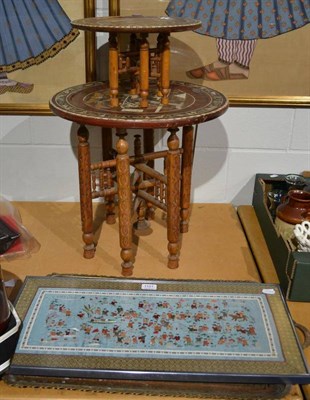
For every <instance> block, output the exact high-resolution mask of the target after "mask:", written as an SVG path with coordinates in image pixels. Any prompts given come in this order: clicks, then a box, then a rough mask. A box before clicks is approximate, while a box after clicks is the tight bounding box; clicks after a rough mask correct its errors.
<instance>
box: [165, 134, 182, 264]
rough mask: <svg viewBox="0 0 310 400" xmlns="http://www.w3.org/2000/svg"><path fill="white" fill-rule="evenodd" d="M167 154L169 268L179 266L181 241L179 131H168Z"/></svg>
mask: <svg viewBox="0 0 310 400" xmlns="http://www.w3.org/2000/svg"><path fill="white" fill-rule="evenodd" d="M168 130H169V132H170V136H169V138H168V141H167V144H168V148H169V150H168V154H167V237H168V251H169V256H168V267H169V268H178V266H179V239H180V149H179V138H178V136H177V134H176V133H177V131H178V129H177V128H176V129H168Z"/></svg>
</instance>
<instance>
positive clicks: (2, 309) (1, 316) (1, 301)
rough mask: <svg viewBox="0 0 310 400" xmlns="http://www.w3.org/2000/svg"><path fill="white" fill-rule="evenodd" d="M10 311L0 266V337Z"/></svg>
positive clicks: (6, 324)
mask: <svg viewBox="0 0 310 400" xmlns="http://www.w3.org/2000/svg"><path fill="white" fill-rule="evenodd" d="M10 315H11V311H10V306H9V302H8V298H7V295H6V291H5V286H4V281H3V276H2V271H1V266H0V336H1V335H3V334H4V333H5V331H6V328H7V326H8V323H9V319H10Z"/></svg>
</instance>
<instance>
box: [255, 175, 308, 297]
mask: <svg viewBox="0 0 310 400" xmlns="http://www.w3.org/2000/svg"><path fill="white" fill-rule="evenodd" d="M309 183H310V180H309V179H307V185H309ZM275 188H277V189H286V183H285V175H275V174H272V175H266V174H257V175H256V179H255V187H254V194H253V203H252V204H253V206H254V209H255V212H256V215H257V218H258V220H259V223H260V226H261V229H262V232H263V234H264V237H265V240H266V243H267V246H268V249H269V251H270V255H271V258H272V260H273V263H274V265H275V268H276V271H277V274H278V278H279V281H280V286H281V289H282V291H283V293H284V295H285V296H286V299H287V300H292V301H310V289H309V283H310V253H306V252H298V251H295V250H294V249H293V248H292V246H291V244H290V243H289V242H288V241H286V240H284V239H283V237H282V236H281V235H280V234H279V232H278V231H277V228H276V226H275V224H274V221H273V218H272V215H271V213H270V211H269V201H268V197H267V193H268V192H269V191H270V190H271V189H275Z"/></svg>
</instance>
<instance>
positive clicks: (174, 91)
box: [50, 81, 228, 129]
mask: <svg viewBox="0 0 310 400" xmlns="http://www.w3.org/2000/svg"><path fill="white" fill-rule="evenodd" d="M119 92H120V93H119V97H120V105H119V107H115V108H112V107H111V106H110V93H109V88H108V85H107V83H102V82H91V83H86V84H82V85H78V86H74V87H71V88H68V89H65V90H63V91H61V92H59V93H57V94H56V95H55V96H54V97H53V98H52V100H51V102H50V107H51V109H52V111H53V112H54V114H56V115H58V116H59V117H62V118H65V119H68V120H70V121H73V122H77V123H79V124H89V125H96V126H102V127H104V128H126V129H130V128H152V129H156V128H178V127H182V126H185V125H195V124H199V123H202V122H205V121H209V120H212V119H214V118H217V117H219V116H220V115H222V114H223V113H224V112H225V111H226V110H227V108H228V100H227V99H226V97H225V96H224V95H223V94H222V93H220V92H218V91H216V90H214V89H210V88H207V87H204V86H201V85H196V84H192V83H189V82H179V81H171V92H170V95H169V104H168V105H162V104H161V102H160V97H157V95H156V93H157V90H156V87H153V88H152V87H151V88H150V96H149V105H148V107H147V108H144V109H141V107H140V105H139V98H138V96H130V95H129V94H128V90H127V89H126V88H120V91H119Z"/></svg>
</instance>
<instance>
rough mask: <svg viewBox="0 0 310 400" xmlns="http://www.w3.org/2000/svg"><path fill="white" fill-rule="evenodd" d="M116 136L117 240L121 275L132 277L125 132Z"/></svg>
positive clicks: (118, 131) (127, 157) (119, 130)
mask: <svg viewBox="0 0 310 400" xmlns="http://www.w3.org/2000/svg"><path fill="white" fill-rule="evenodd" d="M116 135H117V136H118V138H119V139H118V141H117V143H116V150H117V156H116V173H117V185H118V199H119V202H118V210H119V240H120V247H121V258H122V260H123V262H122V274H123V275H124V276H130V275H132V270H133V253H132V226H131V203H132V201H131V188H130V169H129V155H128V147H129V146H128V143H127V141H126V136H127V132H126V130H125V129H118V130H117V133H116Z"/></svg>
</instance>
